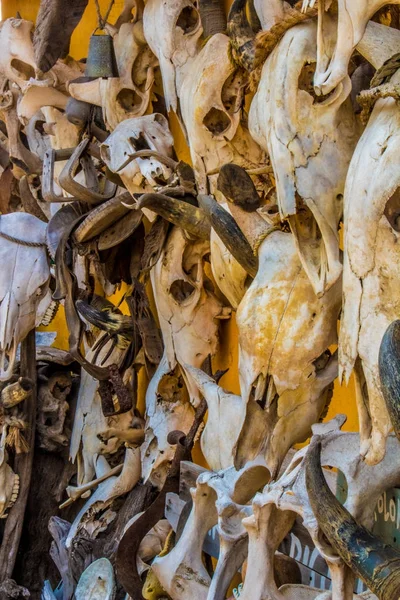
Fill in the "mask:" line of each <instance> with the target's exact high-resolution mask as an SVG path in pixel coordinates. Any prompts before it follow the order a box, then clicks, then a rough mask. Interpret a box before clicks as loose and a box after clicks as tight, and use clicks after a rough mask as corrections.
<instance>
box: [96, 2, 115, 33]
mask: <svg viewBox="0 0 400 600" xmlns="http://www.w3.org/2000/svg"><path fill="white" fill-rule="evenodd" d="M94 2H95V4H96V12H97V22H98V29H104V27H105V25H106V23H107V20H108V17H109V16H110V12H111V9H112V7H113V6H114V2H115V0H110V4H109V5H108V9H107V12H106V14H105V15H104V18H103V17H102V16H101V12H100V4H99V0H94Z"/></svg>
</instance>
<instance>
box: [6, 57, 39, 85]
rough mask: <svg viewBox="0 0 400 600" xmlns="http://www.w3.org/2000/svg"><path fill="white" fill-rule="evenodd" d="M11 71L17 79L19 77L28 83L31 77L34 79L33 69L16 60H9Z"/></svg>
mask: <svg viewBox="0 0 400 600" xmlns="http://www.w3.org/2000/svg"><path fill="white" fill-rule="evenodd" d="M11 69H12V70H13V72H14V73H15V74H16V75H17V77H20V78H21V79H24V80H25V81H28V80H29V79H30V78H31V77H32V78H33V79H34V78H35V69H34V68H33V67H31V65H28V63H25V62H23V61H22V60H19V59H18V58H13V59H12V60H11Z"/></svg>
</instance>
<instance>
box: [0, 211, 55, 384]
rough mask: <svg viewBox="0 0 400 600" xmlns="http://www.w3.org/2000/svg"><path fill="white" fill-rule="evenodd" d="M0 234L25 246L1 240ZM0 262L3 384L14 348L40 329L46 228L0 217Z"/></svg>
mask: <svg viewBox="0 0 400 600" xmlns="http://www.w3.org/2000/svg"><path fill="white" fill-rule="evenodd" d="M2 233H5V234H6V235H9V236H12V237H14V238H15V239H19V240H21V241H23V242H28V245H24V244H22V243H21V244H20V243H17V242H16V241H10V240H9V239H5V238H4V237H2V236H1V234H2ZM29 243H33V244H37V245H36V246H29ZM0 260H1V263H2V265H3V266H2V268H1V272H0V381H7V379H9V378H10V377H11V375H12V373H13V367H14V362H15V357H16V352H17V347H18V344H19V343H20V342H21V341H22V340H23V339H24V338H25V337H26V336H27V334H28V333H29V332H30V331H31V330H32V329H34V327H36V326H38V325H40V323H41V321H42V318H43V315H44V313H45V312H46V310H47V308H48V306H49V305H50V302H51V293H50V291H49V281H50V267H49V260H48V257H47V251H46V224H45V223H43V221H41V220H40V219H38V218H37V217H34V216H33V215H28V214H26V213H10V214H7V215H1V217H0ZM6 363H7V364H6Z"/></svg>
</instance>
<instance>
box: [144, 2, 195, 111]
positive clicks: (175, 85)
mask: <svg viewBox="0 0 400 600" xmlns="http://www.w3.org/2000/svg"><path fill="white" fill-rule="evenodd" d="M143 30H144V36H145V38H146V40H147V42H148V44H149V46H150V48H151V50H152V51H153V53H154V54H155V55H156V56H157V58H158V62H159V64H160V69H161V76H162V81H163V87H164V98H165V104H166V107H167V111H169V110H170V109H172V110H173V111H175V112H177V111H178V98H180V89H181V85H182V81H183V79H184V77H185V75H186V73H188V72H189V69H191V68H192V66H191V65H192V61H193V59H194V58H195V57H196V56H197V54H198V53H199V51H200V47H201V42H200V37H201V34H202V32H203V28H202V25H201V20H200V15H199V12H198V9H197V4H196V2H192V1H191V0H172V1H171V2H164V1H163V0H149V2H146V5H145V9H144V13H143Z"/></svg>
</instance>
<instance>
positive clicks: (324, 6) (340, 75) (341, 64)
mask: <svg viewBox="0 0 400 600" xmlns="http://www.w3.org/2000/svg"><path fill="white" fill-rule="evenodd" d="M399 3H400V1H399V0H394V1H393V2H391V4H399ZM314 4H315V0H304V1H303V8H307V6H313V5H314ZM386 4H387V2H385V0H338V10H339V16H338V23H337V32H336V36H335V38H336V39H335V41H334V42H332V40H331V39H328V40H327V39H326V38H325V35H324V33H325V32H324V28H325V24H326V19H328V18H329V14H327V11H328V9H329V7H330V5H331V2H329V1H327V0H322V1H320V2H319V3H318V31H319V34H318V63H317V69H316V72H315V80H314V82H315V89H316V92H317V93H318V94H329V93H330V92H331V91H332V90H333V89H335V87H336V86H338V85H339V84H340V83H341V82H342V81H343V80H344V79H346V78H347V77H348V67H349V62H350V58H351V55H352V54H353V51H354V49H355V47H356V46H357V44H358V43H359V42H360V41H361V39H362V37H363V35H364V32H365V28H366V26H367V24H368V21H369V19H371V17H372V16H373V15H374V14H375V13H376V12H377V11H378V10H379V9H380V8H382V7H383V6H385V5H386Z"/></svg>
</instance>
